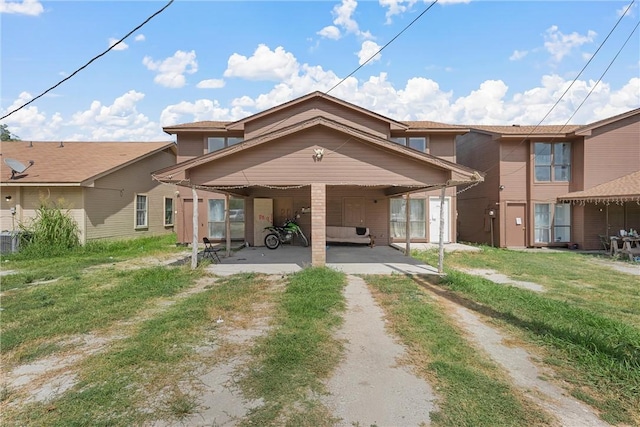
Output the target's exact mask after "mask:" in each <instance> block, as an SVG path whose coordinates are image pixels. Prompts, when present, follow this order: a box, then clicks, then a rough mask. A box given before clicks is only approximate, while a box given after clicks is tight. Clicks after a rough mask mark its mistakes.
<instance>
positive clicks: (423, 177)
mask: <svg viewBox="0 0 640 427" xmlns="http://www.w3.org/2000/svg"><path fill="white" fill-rule="evenodd" d="M318 147H320V148H324V150H325V155H324V158H323V159H322V161H319V162H316V161H314V159H313V157H312V156H313V149H314V148H318ZM191 176H192V177H193V178H194V179H195V180H196V182H203V183H208V182H213V181H214V180H215V181H216V182H217V183H218V184H219V185H242V184H247V185H252V184H270V185H297V184H308V183H311V182H324V183H326V184H328V185H331V184H347V183H351V184H359V185H367V184H380V183H384V184H392V185H415V184H419V183H429V184H433V183H440V182H444V181H446V179H447V177H448V172H446V171H444V170H441V169H437V168H435V167H429V166H426V165H425V164H424V163H421V162H418V161H416V160H411V159H407V158H403V157H401V156H399V155H397V154H394V153H392V152H390V151H385V150H383V149H381V148H378V147H374V146H372V145H369V144H366V143H363V142H360V141H358V140H356V139H354V138H351V137H348V136H346V135H344V134H342V133H340V132H336V131H333V130H330V129H327V128H313V129H309V130H307V131H304V132H300V133H299V134H296V135H293V136H288V137H286V138H283V139H281V140H278V141H273V142H271V143H269V144H268V145H260V146H257V147H254V148H251V149H248V150H245V151H243V152H242V153H239V154H236V155H230V156H228V157H225V158H224V159H223V160H221V161H217V162H213V163H212V164H211V163H210V164H207V165H203V166H202V167H196V168H194V170H193V171H192V174H191Z"/></svg>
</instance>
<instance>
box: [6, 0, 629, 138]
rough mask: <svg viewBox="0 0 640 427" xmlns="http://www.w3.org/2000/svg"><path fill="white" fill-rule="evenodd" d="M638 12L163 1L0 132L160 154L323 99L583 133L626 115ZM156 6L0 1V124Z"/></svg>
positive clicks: (387, 1)
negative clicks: (172, 130) (156, 145)
mask: <svg viewBox="0 0 640 427" xmlns="http://www.w3.org/2000/svg"><path fill="white" fill-rule="evenodd" d="M639 2H640V0H625V1H616V0H607V1H591V0H589V1H580V0H573V1H561V0H555V1H517V0H513V1H491V0H467V1H460V0H456V1H452V0H447V1H445V0H441V1H438V2H437V3H436V4H432V2H422V1H417V0H375V1H374V0H367V1H362V0H323V1H304V0H299V1H267V0H265V1H261V0H255V1H243V0H237V1H205V0H200V1H198V0H192V1H186V0H174V2H173V3H172V4H171V5H170V6H169V7H167V8H166V9H165V10H164V11H163V12H162V13H160V14H158V15H157V16H155V17H154V18H153V19H151V20H150V21H149V22H147V23H146V24H145V25H144V26H142V27H141V28H140V29H139V30H137V31H135V32H134V33H133V34H131V35H130V36H129V37H128V38H126V39H125V40H124V41H123V42H121V43H119V44H117V45H116V46H115V47H114V48H113V49H111V50H110V51H109V52H107V53H106V54H104V55H103V56H101V57H99V58H98V59H96V60H95V61H94V62H92V63H91V64H90V65H88V66H87V67H86V68H84V69H82V70H81V71H79V72H78V73H77V74H75V75H74V76H73V77H71V78H70V79H69V80H67V81H65V82H64V83H62V84H60V85H59V86H58V87H56V88H55V89H53V90H51V91H50V92H48V93H47V94H46V95H44V96H43V97H41V98H39V99H37V100H35V101H34V102H33V103H31V104H30V105H28V106H27V107H25V108H23V109H21V110H19V111H17V112H15V113H13V114H11V115H9V116H8V117H6V118H4V119H2V120H0V123H2V124H6V125H7V126H8V128H9V130H10V131H11V133H13V134H14V135H17V136H18V137H20V138H21V139H23V140H32V141H40V140H54V141H58V140H65V141H72V140H83V141H170V140H173V139H174V137H173V136H171V135H168V134H166V133H165V132H163V130H162V128H163V126H171V125H175V124H178V123H189V122H194V121H201V120H223V121H234V120H239V119H242V118H245V117H247V116H250V115H252V114H255V113H258V112H261V111H264V110H266V109H268V108H271V107H273V106H275V105H278V104H281V103H283V102H286V101H289V100H291V99H294V98H297V97H300V96H303V95H306V94H308V93H310V92H313V91H322V92H327V91H329V94H330V95H332V96H334V97H337V98H340V99H343V100H345V101H348V102H351V103H353V104H356V105H359V106H361V107H364V108H367V109H370V110H372V111H375V112H376V113H379V114H382V115H384V116H387V117H390V118H392V119H396V120H401V121H402V120H432V121H437V122H444V123H450V124H465V125H472V124H486V125H489V124H494V125H499V124H505V125H511V124H521V125H538V124H542V125H548V124H589V123H592V122H595V121H598V120H602V119H606V118H608V117H611V116H614V115H616V114H620V113H624V112H626V111H629V110H632V109H635V108H639V107H640V28H638V27H637V26H638V23H639V22H640V9H639V7H638V3H639ZM167 3H168V1H165V2H157V1H146V0H144V1H143V0H141V1H93V0H85V1H39V0H20V1H11V0H0V37H1V38H0V48H1V51H0V61H1V62H0V70H1V76H0V116H4V115H6V114H8V113H9V112H11V111H12V110H14V109H15V108H17V107H20V106H21V105H23V104H25V103H26V102H28V101H30V100H32V99H33V98H35V97H37V96H38V95H40V94H41V93H43V92H45V91H46V90H47V89H49V88H51V87H52V86H54V85H56V84H57V83H59V82H60V81H61V80H63V79H65V78H67V77H69V76H70V75H72V73H74V72H75V71H76V70H78V69H79V68H81V67H82V66H83V65H85V64H86V63H87V62H88V61H89V60H90V59H92V58H93V57H95V56H96V55H99V54H101V53H103V52H105V50H107V49H108V48H109V47H110V46H112V45H113V44H114V43H116V42H117V41H118V40H119V39H121V38H122V37H124V36H125V35H126V34H127V33H129V32H130V31H131V30H133V29H134V28H136V27H137V26H138V25H140V24H141V23H143V22H144V21H145V20H146V19H147V18H149V17H150V16H151V15H153V14H154V13H156V12H157V11H158V10H160V9H161V8H162V7H163V6H164V5H166V4H167ZM634 29H635V32H634ZM625 43H626V44H625ZM383 47H384V49H382V51H380V49H381V48H383Z"/></svg>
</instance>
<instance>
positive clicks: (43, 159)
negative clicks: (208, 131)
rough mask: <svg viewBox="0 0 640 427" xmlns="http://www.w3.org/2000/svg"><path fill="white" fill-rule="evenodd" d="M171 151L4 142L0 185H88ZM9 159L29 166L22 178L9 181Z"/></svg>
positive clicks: (129, 145)
mask: <svg viewBox="0 0 640 427" xmlns="http://www.w3.org/2000/svg"><path fill="white" fill-rule="evenodd" d="M167 149H170V150H172V151H173V153H174V154H175V153H176V148H175V143H173V142H75V141H74V142H53V141H47V142H32V141H28V142H27V141H12V142H3V143H2V148H1V151H2V153H1V157H2V159H3V160H2V162H0V183H2V185H35V184H48V185H78V186H82V185H88V184H90V183H91V182H92V181H93V180H95V179H98V178H100V177H101V176H104V175H107V174H109V173H112V172H115V171H116V170H118V169H120V168H123V167H125V166H127V165H129V164H131V163H135V162H137V161H139V160H141V159H143V158H146V157H148V156H150V155H152V154H154V153H157V152H159V151H163V150H167ZM7 158H11V159H15V160H18V161H20V162H21V163H23V164H24V165H28V163H29V161H30V160H33V162H34V163H33V165H32V166H30V167H29V168H28V169H27V170H26V171H25V172H24V174H21V175H17V179H10V178H11V168H9V166H7V165H6V163H5V162H4V160H5V159H7Z"/></svg>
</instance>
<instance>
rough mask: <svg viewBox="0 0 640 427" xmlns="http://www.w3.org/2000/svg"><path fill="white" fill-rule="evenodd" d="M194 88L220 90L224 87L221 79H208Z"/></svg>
mask: <svg viewBox="0 0 640 427" xmlns="http://www.w3.org/2000/svg"><path fill="white" fill-rule="evenodd" d="M196 87H197V88H198V89H220V88H222V87H224V80H222V79H208V80H202V81H200V82H199V83H198V84H197V85H196Z"/></svg>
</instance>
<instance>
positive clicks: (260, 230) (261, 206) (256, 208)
mask: <svg viewBox="0 0 640 427" xmlns="http://www.w3.org/2000/svg"><path fill="white" fill-rule="evenodd" d="M270 225H273V199H253V245H254V246H264V236H266V235H267V233H266V232H265V231H264V228H265V227H268V226H270Z"/></svg>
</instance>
